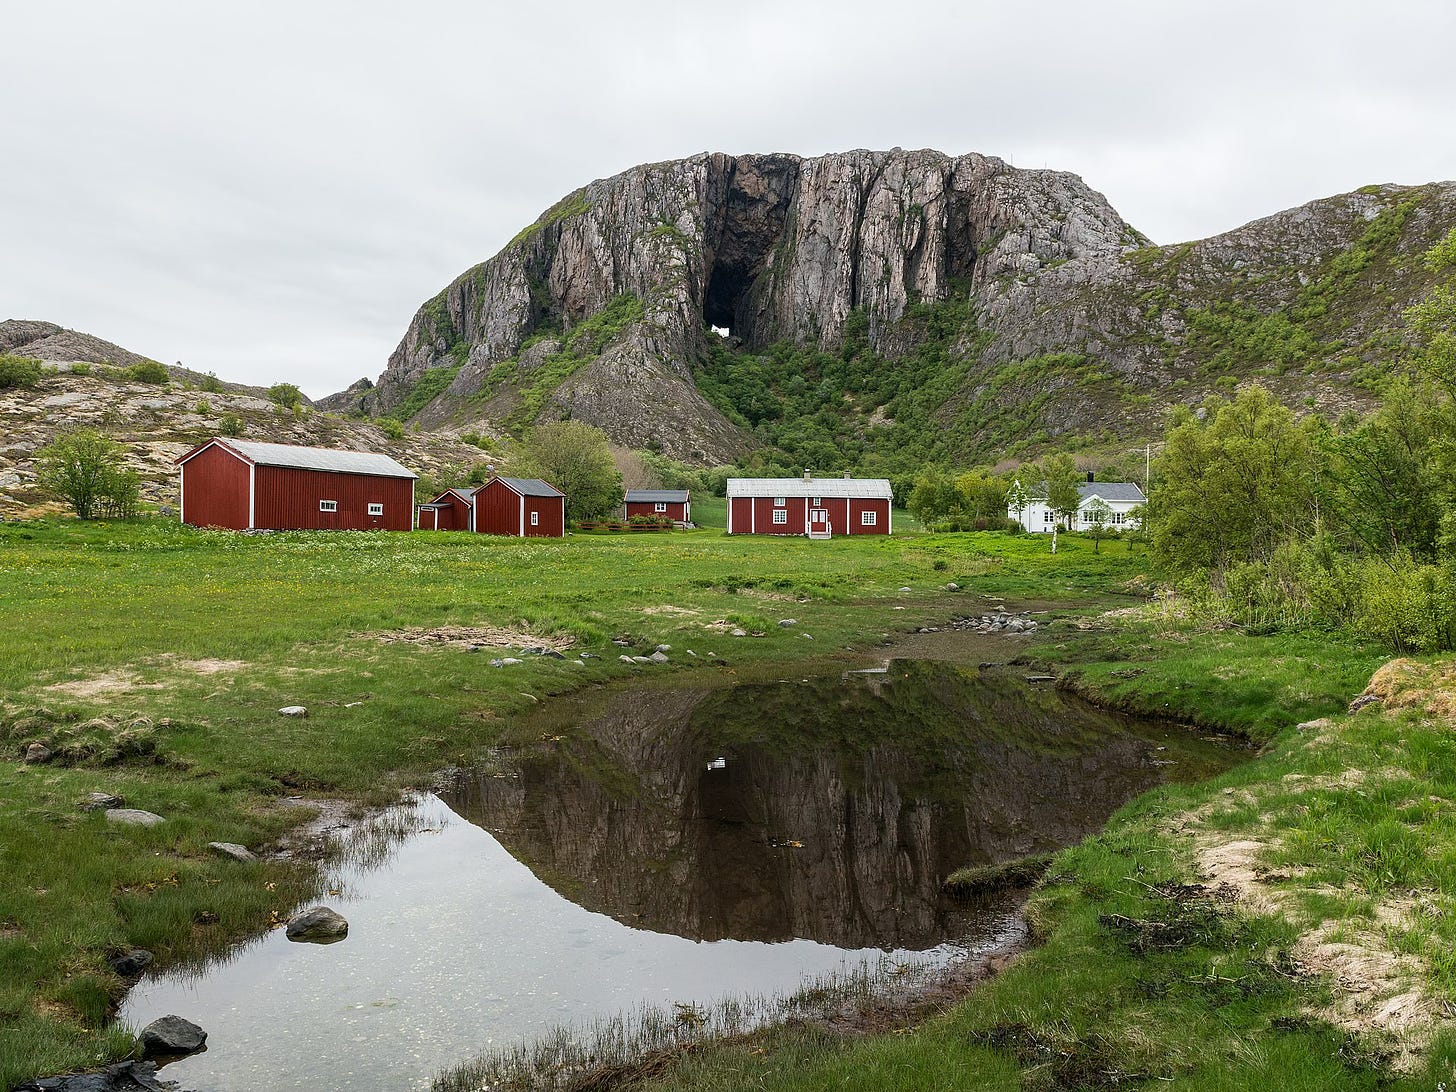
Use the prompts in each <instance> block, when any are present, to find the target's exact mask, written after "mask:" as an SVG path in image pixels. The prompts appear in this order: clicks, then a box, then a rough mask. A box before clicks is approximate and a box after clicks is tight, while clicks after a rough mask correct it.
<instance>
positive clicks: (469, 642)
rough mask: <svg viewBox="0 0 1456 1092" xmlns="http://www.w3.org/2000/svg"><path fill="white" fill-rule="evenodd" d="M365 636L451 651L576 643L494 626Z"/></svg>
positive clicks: (433, 628) (563, 646) (561, 648)
mask: <svg viewBox="0 0 1456 1092" xmlns="http://www.w3.org/2000/svg"><path fill="white" fill-rule="evenodd" d="M368 636H371V637H373V638H374V639H375V640H377V641H383V642H384V643H385V644H399V643H404V644H411V645H444V646H446V647H451V648H554V649H555V650H556V651H557V652H561V651H564V650H565V649H568V648H570V647H571V646H572V645H573V644H575V643H576V638H575V637H563V636H559V635H558V636H551V637H542V636H540V635H539V634H535V633H527V632H525V631H524V630H513V629H501V628H499V627H497V626H431V627H429V628H427V629H400V630H395V631H394V632H392V633H374V634H369V635H368Z"/></svg>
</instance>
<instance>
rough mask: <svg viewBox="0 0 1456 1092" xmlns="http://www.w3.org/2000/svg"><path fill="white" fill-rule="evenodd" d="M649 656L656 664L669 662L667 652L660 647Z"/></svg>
mask: <svg viewBox="0 0 1456 1092" xmlns="http://www.w3.org/2000/svg"><path fill="white" fill-rule="evenodd" d="M647 658H648V659H649V660H651V661H652V662H653V663H655V664H665V663H667V654H666V653H664V652H663V651H662V650H661V649H658V650H657V651H656V652H654V653H653V654H652V655H651V656H649V657H647Z"/></svg>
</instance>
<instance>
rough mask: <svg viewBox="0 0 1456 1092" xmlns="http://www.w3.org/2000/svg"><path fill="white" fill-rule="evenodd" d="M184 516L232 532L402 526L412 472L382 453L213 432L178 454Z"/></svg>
mask: <svg viewBox="0 0 1456 1092" xmlns="http://www.w3.org/2000/svg"><path fill="white" fill-rule="evenodd" d="M177 466H178V473H179V474H180V475H181V485H180V487H179V496H180V504H179V505H178V507H179V508H180V509H181V517H182V522H183V523H190V524H191V525H192V526H194V527H230V528H232V529H233V530H235V531H249V530H270V531H299V530H321V529H322V530H352V531H408V530H410V529H411V528H413V526H414V517H415V477H416V475H415V474H414V472H413V471H411V470H409V469H408V468H406V467H403V466H401V465H400V464H399V463H397V462H395V461H394V460H393V459H391V458H390V457H389V456H388V455H376V454H374V453H372V452H367V451H334V450H332V449H329V448H321V447H295V446H293V445H292V444H260V443H254V442H252V441H251V440H234V439H232V438H230V437H228V438H223V437H219V438H217V439H216V440H209V441H207V443H205V444H199V445H198V446H197V447H195V448H193V449H192V450H191V451H189V452H188V453H187V454H186V455H183V456H182V457H181V458H180V459H178V460H177Z"/></svg>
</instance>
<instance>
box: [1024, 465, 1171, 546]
mask: <svg viewBox="0 0 1456 1092" xmlns="http://www.w3.org/2000/svg"><path fill="white" fill-rule="evenodd" d="M1088 477H1089V479H1090V477H1091V475H1088ZM1077 493H1078V495H1079V496H1080V498H1081V500H1080V501H1079V502H1078V505H1077V517H1076V519H1074V520H1073V521H1072V526H1071V527H1070V528H1067V527H1066V526H1065V525H1063V530H1073V531H1085V530H1087V529H1088V528H1090V527H1091V526H1092V525H1093V521H1092V520H1090V519H1088V518H1087V506H1088V505H1089V504H1091V503H1092V500H1093V498H1097V499H1099V500H1101V501H1102V503H1103V504H1105V505H1107V507H1108V509H1109V510H1110V511H1109V514H1108V516H1107V518H1106V520H1105V521H1104V522H1103V526H1105V527H1107V528H1109V529H1111V530H1114V531H1122V530H1132V529H1133V528H1136V527H1138V526H1139V524H1140V521H1139V520H1138V519H1137V518H1136V517H1129V515H1128V513H1129V512H1131V511H1132V510H1133V509H1134V508H1136V507H1138V506H1139V505H1142V504H1147V503H1148V498H1147V497H1146V496H1144V495H1143V491H1142V490H1141V489H1140V488H1138V486H1137V485H1136V483H1134V482H1096V481H1090V480H1089V481H1085V482H1081V483H1080V484H1079V485H1078V486H1077ZM1022 494H1023V491H1022V487H1021V483H1020V482H1017V483H1016V484H1015V485H1013V486H1012V488H1011V509H1010V511H1011V518H1012V519H1015V520H1017V521H1019V522H1020V523H1021V526H1023V527H1025V528H1026V529H1027V530H1028V531H1045V532H1047V533H1048V534H1050V533H1051V530H1052V528H1053V527H1055V526H1056V516H1055V515H1054V514H1053V512H1052V510H1051V508H1049V507H1048V506H1047V499H1046V483H1045V482H1038V483H1037V484H1036V485H1035V486H1032V487H1031V488H1030V490H1029V491H1027V492H1025V494H1024V496H1023V495H1022ZM1018 496H1020V497H1021V499H1022V501H1023V503H1022V504H1021V505H1020V506H1019V507H1017V506H1016V503H1015V502H1016V499H1017V498H1018Z"/></svg>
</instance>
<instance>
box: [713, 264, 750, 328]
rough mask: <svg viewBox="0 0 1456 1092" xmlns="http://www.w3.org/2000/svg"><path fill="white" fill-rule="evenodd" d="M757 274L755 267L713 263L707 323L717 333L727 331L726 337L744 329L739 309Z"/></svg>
mask: <svg viewBox="0 0 1456 1092" xmlns="http://www.w3.org/2000/svg"><path fill="white" fill-rule="evenodd" d="M754 272H755V270H754V268H753V266H752V265H749V266H748V267H747V268H744V266H743V265H742V264H741V263H733V262H723V261H715V262H714V263H713V272H712V274H711V275H710V276H709V277H708V292H707V298H706V299H705V300H704V301H703V321H704V322H705V323H706V324H707V325H708V326H710V327H712V328H713V330H714V332H718V331H723V332H724V334H725V335H726V334H727V333H731V332H732V331H733V330H734V328H735V327H738V326H740V325H741V324H740V323H739V321H738V308H739V305H740V304H741V303H742V302H743V298H744V296H746V295H747V294H748V289H749V287H750V286H751V285H752V284H753V274H754Z"/></svg>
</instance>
